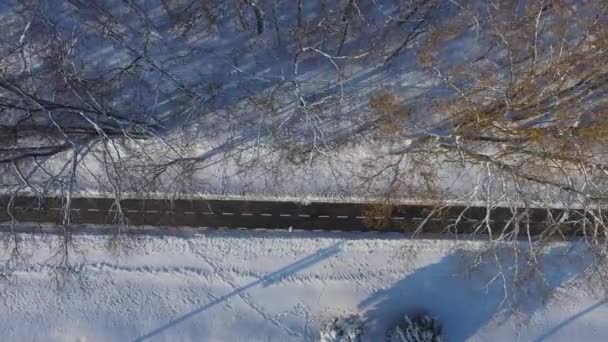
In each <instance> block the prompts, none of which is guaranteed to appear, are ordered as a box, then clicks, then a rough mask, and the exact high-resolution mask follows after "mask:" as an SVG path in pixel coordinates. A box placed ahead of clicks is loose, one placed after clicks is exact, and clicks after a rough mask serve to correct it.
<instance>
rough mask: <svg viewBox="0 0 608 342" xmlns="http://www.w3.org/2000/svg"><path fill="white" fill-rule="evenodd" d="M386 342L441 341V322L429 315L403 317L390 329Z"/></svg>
mask: <svg viewBox="0 0 608 342" xmlns="http://www.w3.org/2000/svg"><path fill="white" fill-rule="evenodd" d="M386 340H387V342H441V340H442V339H441V324H439V321H437V320H436V319H433V318H431V317H429V316H426V315H424V316H417V317H414V318H413V319H410V318H409V317H408V316H405V319H404V320H403V321H401V322H400V323H399V324H397V326H396V327H394V328H393V329H391V331H389V333H388V335H387V339H386Z"/></svg>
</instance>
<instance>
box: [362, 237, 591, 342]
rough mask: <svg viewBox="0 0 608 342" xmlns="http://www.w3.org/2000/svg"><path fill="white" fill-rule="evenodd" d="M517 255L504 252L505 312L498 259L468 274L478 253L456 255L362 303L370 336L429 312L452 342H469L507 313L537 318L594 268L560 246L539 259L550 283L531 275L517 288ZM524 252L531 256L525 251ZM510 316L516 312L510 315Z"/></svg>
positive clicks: (521, 263) (501, 255) (501, 253)
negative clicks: (537, 313)
mask: <svg viewBox="0 0 608 342" xmlns="http://www.w3.org/2000/svg"><path fill="white" fill-rule="evenodd" d="M511 251H512V250H510V249H504V250H500V251H499V252H498V255H499V258H500V260H501V263H502V271H503V272H504V274H505V276H506V279H507V284H506V288H507V289H508V296H509V299H510V302H508V303H507V304H505V306H507V307H505V306H502V307H501V303H502V300H503V298H504V296H503V295H504V288H503V283H502V281H501V279H500V278H496V279H493V278H494V276H495V275H496V274H497V273H498V266H497V265H496V264H494V263H493V260H494V259H493V257H492V256H490V255H488V256H487V257H486V261H485V262H482V263H481V264H480V265H479V267H477V268H476V269H475V270H472V271H471V272H467V270H466V269H467V268H468V267H470V266H471V265H473V264H474V263H475V262H476V254H475V253H471V252H469V251H456V252H455V253H453V254H451V255H448V256H446V257H444V258H443V259H441V261H439V262H438V263H436V264H432V265H429V266H426V267H423V268H421V269H419V270H418V271H416V272H415V273H413V274H411V275H410V276H408V277H406V278H404V279H402V280H400V281H398V282H396V283H395V284H393V285H392V287H390V288H386V289H383V290H380V291H378V292H376V293H374V294H372V295H370V296H369V297H368V298H366V299H365V300H364V301H362V302H361V303H360V304H359V308H360V309H361V310H364V311H365V316H366V318H367V321H368V322H367V324H368V329H369V330H368V331H369V335H370V336H372V337H373V336H377V338H382V337H383V336H385V334H386V331H387V330H388V329H389V328H390V327H392V326H394V325H395V324H396V323H397V321H398V320H399V319H401V318H402V317H403V316H404V315H405V314H410V315H411V314H421V313H424V314H429V315H431V316H433V317H436V318H438V319H439V320H440V321H441V323H442V325H443V331H444V334H445V336H446V339H445V340H446V341H464V340H466V339H467V338H469V337H471V336H472V335H474V334H475V333H476V332H477V331H478V330H479V329H480V328H481V327H483V326H484V325H486V324H487V323H489V322H490V321H491V320H492V319H493V318H494V317H497V314H499V313H501V312H503V311H502V310H503V309H505V310H506V309H513V310H517V312H518V313H521V314H524V315H526V316H528V315H531V314H533V313H534V312H535V311H536V310H538V309H541V308H542V307H543V306H544V304H545V302H546V300H547V299H549V297H550V296H551V294H552V293H553V292H554V290H555V289H556V288H558V287H559V286H560V285H563V284H566V283H568V281H569V280H572V279H573V278H575V277H576V276H577V275H578V274H579V273H580V270H582V269H583V268H585V267H586V266H587V265H588V264H589V263H590V258H589V257H587V256H586V255H585V256H581V254H580V253H571V251H570V249H568V248H566V247H554V248H552V249H551V250H549V251H548V252H547V253H546V254H545V255H544V256H542V257H539V258H540V259H539V261H540V264H541V267H542V269H541V271H542V274H543V276H544V279H543V278H541V277H539V276H538V274H534V273H532V272H530V273H526V274H527V276H526V277H525V279H524V280H523V281H520V282H517V283H514V282H512V279H513V275H514V273H513V272H514V267H512V266H513V265H514V263H513V260H514V258H513V254H512V252H511ZM520 252H521V253H525V251H524V250H520ZM519 258H520V259H518V260H519V261H518V265H519V271H520V272H523V271H530V269H529V268H528V269H527V270H526V269H525V265H526V263H527V261H528V259H526V258H525V257H522V256H521V255H520V256H519ZM522 259H523V260H522ZM487 260H492V262H488V261H487ZM464 274H467V275H466V276H465V275H464ZM522 274H523V273H522ZM492 279H493V281H492V282H491V280H492ZM488 283H490V285H489V286H488V287H487V292H486V284H488ZM503 304H504V303H503ZM509 312H513V311H510V310H506V311H504V313H509ZM524 317H525V316H524ZM504 318H506V316H505V317H504ZM499 323H500V321H499Z"/></svg>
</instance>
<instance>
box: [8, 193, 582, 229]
mask: <svg viewBox="0 0 608 342" xmlns="http://www.w3.org/2000/svg"><path fill="white" fill-rule="evenodd" d="M9 200H10V198H9V197H8V196H3V197H0V223H9V222H12V221H13V220H14V222H20V223H23V222H36V223H51V224H52V223H56V224H59V223H60V222H61V217H62V212H63V209H62V208H63V201H64V199H62V198H53V197H49V198H46V199H45V201H44V203H42V204H41V203H39V201H38V199H37V198H36V197H33V196H32V197H27V196H23V197H17V198H15V199H14V200H13V203H12V205H11V206H10V208H9ZM120 203H121V209H122V213H123V214H124V218H125V219H126V222H127V223H128V225H129V226H164V227H207V228H249V229H256V228H264V229H302V230H332V231H386V232H410V233H411V232H414V231H416V229H417V228H418V227H420V225H421V224H422V228H423V229H422V230H421V231H420V232H421V233H472V232H476V233H479V234H487V233H488V231H487V227H488V226H489V227H490V229H492V230H493V231H494V232H493V234H496V232H498V231H499V230H502V229H503V227H505V225H506V223H507V222H509V221H512V220H513V217H514V216H513V212H512V211H511V209H510V208H503V207H498V208H494V209H493V210H492V211H491V212H490V215H489V216H486V207H468V208H467V207H465V206H449V207H443V208H441V209H437V208H434V207H432V206H428V205H394V206H387V205H381V204H373V203H368V204H365V203H330V202H328V203H323V202H314V203H310V204H302V203H295V202H278V201H277V202H272V201H254V200H204V199H194V200H166V199H145V200H140V199H125V200H122V201H121V202H120ZM70 213H71V222H72V223H73V224H96V225H113V224H116V223H117V222H118V221H117V219H116V218H117V214H118V210H117V207H116V205H115V202H114V200H113V199H109V198H73V199H72V203H71V210H70ZM563 213H564V210H563V209H542V208H533V209H524V208H521V209H518V210H517V215H519V216H520V217H521V218H522V220H524V221H527V220H528V218H529V222H530V224H529V227H530V234H531V235H537V234H538V233H540V232H541V231H544V230H546V228H547V225H548V224H549V222H550V221H549V220H548V217H549V215H550V216H552V217H553V218H554V219H557V218H559V217H560V215H562V214H563ZM568 215H569V218H568V220H566V223H562V224H561V225H560V228H561V231H562V233H564V234H566V235H578V234H579V231H578V229H577V226H576V225H575V224H573V223H569V222H574V221H580V218H581V215H583V214H582V213H581V212H580V211H572V210H571V211H569V213H568ZM486 217H489V218H490V220H489V224H488V225H486V224H485V223H484V219H485V218H486ZM524 221H522V223H520V227H522V228H521V229H520V234H521V235H524V236H527V235H528V231H527V228H524V227H526V226H527V225H526V224H525V223H523V222H524ZM481 223H483V225H482V228H481V229H480V228H479V227H480V224H481ZM510 226H511V227H512V226H513V225H512V224H511V225H510Z"/></svg>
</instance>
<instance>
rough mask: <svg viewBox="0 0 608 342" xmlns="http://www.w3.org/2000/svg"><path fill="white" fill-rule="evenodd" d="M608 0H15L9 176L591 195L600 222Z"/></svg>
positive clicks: (214, 186) (118, 183)
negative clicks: (606, 0) (607, 1)
mask: <svg viewBox="0 0 608 342" xmlns="http://www.w3.org/2000/svg"><path fill="white" fill-rule="evenodd" d="M607 10H608V3H606V2H605V1H580V0H571V1H567V0H563V1H560V0H556V1H550V0H519V1H515V0H513V1H510V0H496V1H485V0H484V1H481V0H479V1H477V0H472V1H454V0H402V1H382V0H343V1H333V0H332V1H329V0H327V1H326V0H318V1H317V0H314V1H302V0H297V1H281V0H268V1H266V0H259V1H254V0H229V1H223V0H222V1H219V0H218V1H215V0H211V1H198V0H157V1H137V0H122V1H121V0H115V1H114V0H108V1H106V0H104V1H102V0H90V1H89V0H87V1H81V0H65V1H60V0H57V1H27V0H26V1H22V0H3V1H2V2H1V3H0V18H1V20H0V25H1V30H2V32H3V35H2V40H0V70H1V74H0V170H1V172H0V188H1V189H2V191H3V193H8V194H12V195H18V194H21V193H29V194H36V195H38V196H45V195H48V194H58V193H59V194H62V195H63V196H70V195H71V194H72V193H77V192H94V193H99V192H102V193H106V194H110V195H111V196H114V197H115V198H116V199H117V201H120V199H121V198H123V197H124V196H127V194H129V195H130V196H132V195H133V194H137V196H146V195H147V194H152V193H155V194H158V193H161V194H170V195H171V196H189V195H193V194H200V193H213V194H241V195H243V194H244V195H271V196H275V195H297V196H307V195H310V196H333V197H373V198H382V199H386V200H387V201H391V200H395V199H403V198H407V199H410V200H411V199H416V200H424V201H432V202H433V203H437V205H441V203H443V202H445V201H448V200H450V201H461V202H464V203H472V202H474V201H476V202H481V203H484V205H487V206H488V207H492V206H494V205H497V204H498V203H501V204H502V205H515V203H517V205H518V206H522V205H523V206H540V207H546V206H560V207H565V208H571V207H572V208H584V209H585V210H587V211H588V212H589V215H590V216H591V217H592V218H593V220H589V218H588V217H582V218H580V217H579V218H576V219H577V220H581V222H582V226H584V227H585V228H584V229H589V232H590V236H591V237H590V239H592V240H593V239H597V238H598V236H600V235H603V232H604V229H605V228H606V227H605V224H604V221H603V214H602V213H601V208H602V207H603V206H604V203H605V199H606V197H607V196H608V194H607V191H606V189H607V185H608V184H607V180H608V161H607V160H606V152H607V150H606V143H607V140H608V112H607V110H608V97H607V96H606V95H607V94H606V93H607V92H606V89H607V86H608V83H607V80H608V53H607V51H606V49H607V47H608V30H607V26H606V25H607V24H608V16H607V13H606V11H607ZM570 219H572V218H571V217H570V218H569V217H561V218H556V221H559V220H562V222H563V221H564V220H570ZM553 233H555V232H553ZM553 233H552V234H553ZM598 234H599V235H598Z"/></svg>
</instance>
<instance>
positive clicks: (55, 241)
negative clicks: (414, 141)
mask: <svg viewBox="0 0 608 342" xmlns="http://www.w3.org/2000/svg"><path fill="white" fill-rule="evenodd" d="M2 234H5V235H6V234H10V233H0V236H2ZM21 238H22V241H24V243H23V245H22V247H21V253H22V254H23V255H28V256H30V257H29V260H28V263H23V264H22V263H12V264H10V267H11V270H10V272H7V268H8V267H9V264H8V263H4V261H6V260H8V259H9V258H10V257H11V250H10V249H8V248H7V249H0V260H1V261H3V262H2V263H1V264H0V267H3V268H4V269H3V271H5V272H3V274H7V275H8V279H7V280H4V281H0V298H2V300H0V317H2V320H0V331H1V332H2V335H1V338H0V339H1V340H2V341H45V342H55V341H57V342H59V341H62V342H65V341H80V342H85V341H86V342H92V341H104V342H105V341H107V342H113V341H146V342H163V341H167V342H169V341H172V342H173V341H208V342H269V341H270V342H274V341H276V342H302V341H315V339H316V336H317V334H318V331H319V328H320V326H321V325H322V324H323V322H324V321H325V320H327V319H329V318H330V317H333V316H335V315H343V314H353V313H358V314H360V315H361V316H362V317H363V319H364V321H365V324H366V329H365V330H366V332H367V334H368V335H367V336H366V338H365V339H364V342H378V341H383V340H384V339H383V337H384V335H385V333H386V330H387V329H388V328H389V327H390V326H391V325H392V324H394V322H396V321H397V320H398V319H399V318H401V317H402V315H404V314H406V313H415V312H416V311H420V310H424V311H426V312H427V313H429V314H431V315H432V316H434V317H437V318H438V319H439V320H440V321H441V322H442V323H443V328H444V329H443V330H444V333H445V337H446V341H447V342H460V341H496V342H503V341H504V342H512V341H522V342H527V341H538V342H549V341H551V342H553V341H563V342H571V341H585V342H588V341H606V340H607V337H608V326H607V325H606V318H607V317H608V304H606V302H605V300H604V298H603V297H602V295H601V294H596V293H595V292H594V291H590V290H589V289H588V287H587V286H585V285H584V284H582V283H581V281H582V280H581V279H577V274H578V273H579V270H581V269H584V268H585V267H586V265H587V264H588V263H589V262H590V258H588V257H586V256H585V254H584V249H583V248H577V245H576V244H568V243H560V244H555V245H554V246H553V247H552V248H550V249H549V250H547V251H546V253H544V254H542V255H536V257H537V258H539V265H542V270H543V274H544V276H543V278H542V279H541V278H539V277H533V276H530V275H531V274H534V273H532V272H531V273H528V272H527V269H526V268H525V267H526V265H527V263H526V258H524V257H520V258H519V259H515V258H514V257H513V256H512V254H511V253H509V251H510V250H511V248H506V250H505V251H504V253H502V252H501V258H500V260H501V262H502V267H501V268H500V271H501V272H503V273H502V274H503V275H504V279H503V278H501V277H498V278H496V274H497V272H498V270H499V269H498V267H497V265H495V264H494V263H493V262H492V261H493V260H494V259H493V258H492V257H489V258H484V259H482V263H481V264H480V265H479V266H478V267H477V268H476V269H475V270H469V268H470V266H471V265H472V264H474V263H475V264H479V260H478V259H477V255H478V250H479V249H480V248H483V244H482V243H481V242H479V241H454V240H447V239H441V240H426V239H403V236H402V235H401V234H392V233H388V234H382V235H381V236H379V235H378V234H372V233H348V232H346V233H332V232H322V233H321V232H310V231H298V232H291V233H289V232H286V231H279V230H276V231H240V230H224V231H209V232H207V233H205V234H194V235H193V236H188V237H176V236H166V235H165V236H153V235H143V236H140V237H139V238H137V239H129V240H127V241H125V243H124V245H123V248H124V249H123V248H121V249H119V250H110V249H108V248H107V246H108V245H107V241H108V238H107V237H106V236H103V235H94V234H75V235H74V236H73V237H72V238H73V244H74V246H75V247H77V248H76V249H75V250H74V251H73V253H72V254H71V258H72V259H71V262H72V264H73V265H78V268H79V272H78V273H77V274H73V275H71V276H69V277H66V278H65V279H64V281H63V283H62V285H61V286H56V285H55V283H54V280H55V276H54V273H53V272H54V271H53V265H56V264H57V263H58V262H60V261H61V260H60V258H61V256H60V255H59V256H58V255H57V253H56V250H55V249H54V248H52V246H58V245H61V243H62V241H63V240H62V239H63V237H61V236H58V235H49V236H44V235H43V234H33V235H32V234H24V235H23V236H21ZM26 242H27V243H26ZM521 244H522V253H525V251H526V250H527V248H526V247H525V244H524V243H521ZM49 247H51V248H49ZM579 247H582V246H579ZM78 251H80V253H84V254H82V255H81V254H79V253H78ZM515 260H517V261H519V263H520V264H519V268H515V267H513V265H514V262H515ZM516 271H519V272H522V273H524V274H526V276H525V279H524V281H525V282H524V283H519V282H518V283H517V287H516V288H519V289H522V290H523V289H525V291H522V293H520V294H519V295H515V294H514V293H512V292H509V299H510V300H511V301H513V302H515V301H516V302H518V303H519V305H516V303H514V304H513V305H516V306H517V312H516V314H509V313H504V314H503V313H501V312H502V311H503V309H504V310H506V309H508V308H509V305H508V302H503V296H504V292H503V289H504V288H503V281H502V280H504V281H506V282H507V284H506V289H508V290H509V291H511V290H512V289H514V287H513V283H512V279H513V275H514V272H516ZM596 289H597V288H596ZM501 303H502V304H501Z"/></svg>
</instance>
